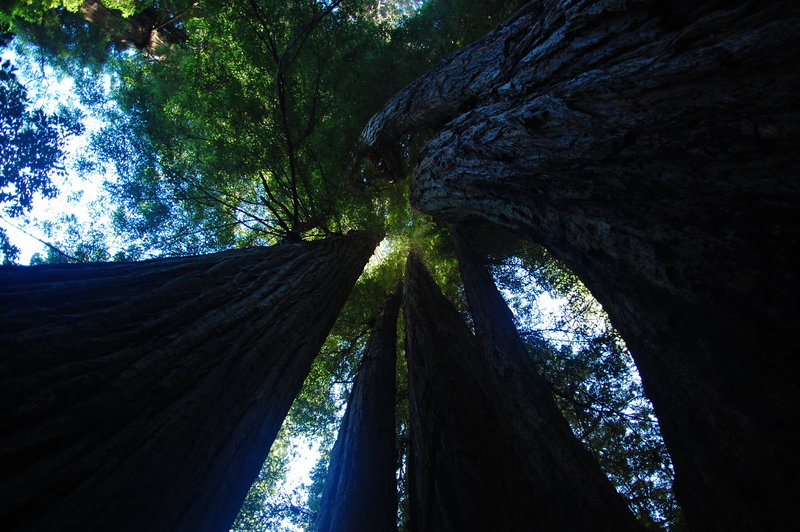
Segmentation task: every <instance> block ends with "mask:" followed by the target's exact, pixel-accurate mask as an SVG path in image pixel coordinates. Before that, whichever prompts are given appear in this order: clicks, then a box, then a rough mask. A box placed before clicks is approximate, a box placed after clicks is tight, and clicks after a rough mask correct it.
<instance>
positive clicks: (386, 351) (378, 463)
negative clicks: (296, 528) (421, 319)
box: [315, 283, 402, 532]
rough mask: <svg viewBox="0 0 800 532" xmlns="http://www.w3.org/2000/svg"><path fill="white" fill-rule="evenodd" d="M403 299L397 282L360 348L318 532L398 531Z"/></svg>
mask: <svg viewBox="0 0 800 532" xmlns="http://www.w3.org/2000/svg"><path fill="white" fill-rule="evenodd" d="M401 297H402V285H401V284H400V283H398V285H397V288H396V290H395V292H394V293H393V294H392V295H390V296H389V297H388V298H387V300H386V302H385V303H384V305H383V309H382V311H381V313H380V315H379V316H378V318H377V320H376V323H375V328H374V330H373V332H372V336H370V339H369V342H368V343H367V347H366V350H365V351H364V358H363V360H362V362H361V367H360V369H359V371H358V376H357V377H356V380H355V383H354V384H353V391H352V392H351V394H350V400H349V402H348V404H347V411H346V412H345V414H344V418H343V419H342V424H341V427H340V428H339V435H338V437H337V438H336V444H335V445H334V447H333V453H332V455H331V462H330V467H329V468H328V478H327V480H326V481H325V491H324V492H323V494H322V505H321V509H320V514H319V516H318V517H317V521H316V527H315V530H317V531H320V532H322V531H324V532H333V531H341V532H351V531H354V530H369V531H375V532H380V531H390V530H396V529H397V525H396V523H397V480H396V478H395V471H396V469H397V451H396V449H395V420H394V408H395V400H396V397H395V388H396V386H395V381H396V360H397V353H396V350H397V345H396V344H397V315H398V313H399V311H400V299H401Z"/></svg>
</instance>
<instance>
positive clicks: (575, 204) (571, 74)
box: [361, 0, 800, 530]
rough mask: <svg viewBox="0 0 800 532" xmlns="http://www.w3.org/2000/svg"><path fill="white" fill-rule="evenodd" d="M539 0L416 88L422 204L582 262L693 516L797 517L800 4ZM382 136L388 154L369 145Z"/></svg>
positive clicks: (723, 524) (405, 98) (417, 190)
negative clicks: (630, 359)
mask: <svg viewBox="0 0 800 532" xmlns="http://www.w3.org/2000/svg"><path fill="white" fill-rule="evenodd" d="M693 6H694V4H693V3H688V2H686V3H668V2H650V1H644V2H629V1H609V0H606V1H579V0H575V1H561V2H556V1H550V0H544V1H535V2H531V3H530V4H528V5H527V6H526V7H524V8H523V9H522V10H520V11H519V12H518V13H517V14H516V15H515V16H514V17H512V18H511V19H510V20H509V21H508V22H507V23H506V24H504V25H503V26H502V27H500V28H498V29H497V30H496V31H494V32H493V33H490V34H489V35H487V36H486V37H485V38H484V39H482V40H480V41H478V42H476V43H475V44H473V45H471V46H469V47H467V48H465V49H464V50H463V51H462V52H460V53H459V54H457V55H456V56H454V57H453V58H450V59H449V60H447V61H446V62H444V63H443V64H442V65H440V66H439V67H437V68H436V69H434V70H433V71H432V72H431V73H429V74H428V75H427V76H425V77H423V78H421V79H420V80H418V81H416V82H414V83H413V84H412V85H410V86H409V87H407V88H406V89H404V90H403V91H402V92H400V93H399V94H398V95H397V96H396V97H395V98H394V99H393V100H392V101H390V102H389V104H388V105H387V106H386V107H385V109H384V110H383V111H382V112H381V113H379V114H378V115H376V116H375V117H374V118H373V119H372V120H371V121H370V123H369V125H368V127H367V128H366V129H365V131H364V133H363V135H362V146H361V150H362V152H368V153H370V155H372V157H373V159H375V158H379V155H380V154H381V153H384V152H387V151H389V152H390V151H391V143H392V142H394V141H396V140H397V139H399V138H401V137H402V135H403V134H405V133H406V132H408V131H410V130H412V129H415V128H432V129H433V130H434V136H433V138H432V139H431V140H430V141H429V142H428V143H427V145H426V147H425V148H424V149H423V152H422V154H421V160H420V161H419V164H418V166H417V167H416V169H415V173H414V178H413V182H412V192H411V196H412V202H413V203H414V205H415V206H416V207H417V208H419V209H421V210H423V211H425V212H427V213H430V214H432V215H434V216H436V217H438V218H440V219H445V220H450V221H464V220H471V219H479V220H483V221H487V222H491V223H493V224H495V225H498V226H500V227H504V228H506V229H509V230H511V231H513V232H515V233H517V234H519V235H521V236H523V237H525V238H527V239H530V240H532V241H535V242H539V243H541V244H543V245H545V246H546V247H547V248H549V249H550V250H551V251H552V253H553V254H554V255H555V256H556V257H558V258H559V259H561V260H563V261H564V262H566V263H567V265H568V266H569V267H570V268H572V269H573V270H574V271H575V272H576V273H577V274H578V275H579V277H580V278H581V279H582V280H583V281H584V283H586V285H587V286H588V287H589V288H590V289H591V291H592V292H593V294H594V295H595V296H596V297H597V299H598V300H599V301H600V302H601V303H602V304H603V306H604V307H605V309H606V310H607V312H608V314H609V316H610V317H611V319H612V322H613V323H614V324H615V326H616V327H617V328H618V329H619V330H620V332H621V333H622V335H623V337H624V338H625V340H626V342H627V343H628V346H629V347H630V349H631V351H632V353H633V355H634V358H635V360H636V363H637V366H638V368H639V371H640V373H641V375H642V380H643V384H644V387H645V391H646V393H647V395H648V396H649V397H650V399H651V400H652V402H653V405H654V407H655V410H656V413H657V415H658V417H659V419H660V422H661V428H662V432H663V435H664V438H665V441H666V443H667V446H668V448H669V450H670V453H671V455H672V457H673V460H674V463H675V468H676V473H677V475H676V491H677V494H678V496H679V499H680V501H681V503H682V506H683V507H684V510H685V512H686V516H687V519H688V521H689V523H690V524H691V525H692V526H694V527H696V528H697V529H698V530H703V529H718V528H728V529H731V528H736V529H740V528H748V527H749V528H761V527H764V526H770V525H771V526H778V525H779V524H780V523H783V522H786V520H787V519H789V518H792V516H791V515H789V514H787V512H789V511H790V509H791V508H792V507H793V502H792V501H791V499H790V497H791V496H790V495H789V494H790V493H792V492H794V489H793V488H794V487H795V486H796V483H797V480H796V479H797V478H798V474H800V471H798V459H797V454H796V453H795V452H794V449H792V448H791V447H792V446H791V444H790V443H789V440H788V439H787V438H786V431H787V430H790V429H791V428H792V427H794V428H795V429H797V425H798V423H797V420H796V414H795V412H794V403H795V398H796V394H797V382H796V379H795V377H794V376H795V374H796V372H797V369H798V368H797V362H796V358H795V357H791V356H790V355H789V352H788V350H789V349H791V346H793V345H794V343H795V341H794V340H795V335H796V331H797V330H798V329H800V320H799V319H798V317H799V316H800V313H798V312H797V309H796V298H797V296H798V293H800V290H798V279H797V272H796V266H795V264H796V262H795V259H794V258H793V253H794V252H795V250H796V249H797V248H798V235H799V234H800V227H799V226H798V220H800V212H799V211H800V182H798V180H797V174H798V168H800V164H798V157H800V155H799V154H800V152H798V150H797V146H798V145H800V106H799V105H798V97H797V95H798V94H800V75H799V74H798V70H800V68H799V65H800V40H798V39H797V37H796V35H797V28H798V27H800V7H799V6H798V4H797V3H796V2H789V1H775V2H719V1H717V2H714V1H712V2H702V3H697V4H696V7H693ZM376 153H377V154H379V155H375V154H376Z"/></svg>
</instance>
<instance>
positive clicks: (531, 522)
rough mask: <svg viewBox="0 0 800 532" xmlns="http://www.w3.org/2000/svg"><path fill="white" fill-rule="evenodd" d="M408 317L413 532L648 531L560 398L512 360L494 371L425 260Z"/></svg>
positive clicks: (411, 280)
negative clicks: (570, 421) (572, 426)
mask: <svg viewBox="0 0 800 532" xmlns="http://www.w3.org/2000/svg"><path fill="white" fill-rule="evenodd" d="M492 310H496V309H492ZM403 312H404V317H405V327H406V351H407V353H406V354H407V356H408V365H409V393H410V406H411V451H410V452H411V457H410V460H409V463H410V468H409V474H410V479H411V482H410V488H409V498H410V509H411V516H410V517H411V528H412V530H419V531H429V530H509V531H514V530H520V531H521V530H638V529H639V526H638V524H637V523H636V520H635V519H634V517H633V515H632V514H631V513H630V511H629V510H628V509H627V508H626V507H625V504H624V502H623V500H622V498H621V497H619V495H618V494H617V493H616V492H615V491H614V488H613V487H612V485H611V483H610V482H609V481H608V479H606V478H605V477H604V476H603V473H602V472H601V471H600V469H599V467H598V466H597V464H596V463H594V462H593V461H592V458H591V456H590V455H589V454H588V453H587V452H586V451H585V450H584V449H582V448H581V447H580V444H579V443H578V442H577V441H576V440H575V438H574V437H573V436H572V434H571V432H570V431H569V427H568V426H567V425H566V421H564V419H563V418H562V417H561V416H560V414H559V413H558V411H557V410H554V409H555V405H554V404H552V398H550V397H547V394H546V393H543V392H544V391H543V390H539V391H532V389H531V387H528V386H525V385H524V384H523V383H522V382H521V381H522V380H523V379H524V378H525V377H529V376H531V375H530V374H529V373H528V372H527V371H525V370H524V369H523V368H524V367H525V365H524V364H522V363H520V362H519V361H515V360H512V357H513V355H512V354H510V353H508V352H501V351H499V350H498V348H497V347H494V348H492V353H491V355H493V356H497V357H502V360H499V361H496V362H492V361H490V360H489V357H488V356H487V355H488V354H489V353H486V352H482V351H481V348H480V346H479V344H478V342H477V341H476V339H475V337H474V336H473V335H472V333H470V331H469V329H468V328H467V326H466V324H465V323H464V321H463V319H462V318H461V316H459V314H458V311H457V310H456V309H455V307H454V306H453V305H452V304H451V303H450V302H449V301H447V299H445V297H444V296H443V295H442V293H441V292H440V291H439V288H438V287H437V286H436V284H435V283H434V281H433V279H432V278H431V277H430V275H429V274H428V272H427V271H426V270H425V267H424V266H423V264H422V261H421V260H420V259H419V257H418V256H417V255H415V254H412V255H411V256H409V260H408V265H407V266H406V288H405V296H404V306H403ZM477 322H478V318H476V326H477ZM478 327H479V326H478ZM498 340H499V339H498ZM490 341H491V340H490ZM501 343H502V341H499V342H498V345H501ZM499 366H502V367H503V369H502V370H500V368H499ZM519 370H522V371H523V373H520V374H518V375H517V376H514V375H513V372H515V371H519ZM500 371H503V372H504V374H500ZM534 377H535V375H534ZM538 380H539V381H540V380H541V379H538ZM536 384H540V383H539V382H537V383H536ZM505 385H508V386H509V387H505ZM542 396H544V402H542V401H541V399H542ZM548 401H549V403H548ZM528 409H531V410H528Z"/></svg>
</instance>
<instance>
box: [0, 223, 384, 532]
mask: <svg viewBox="0 0 800 532" xmlns="http://www.w3.org/2000/svg"><path fill="white" fill-rule="evenodd" d="M374 245H375V241H374V239H373V238H372V237H371V236H368V235H366V234H364V233H353V234H350V235H347V236H340V237H332V238H329V239H326V240H321V241H316V242H309V243H299V244H285V245H281V246H275V247H271V248H251V249H246V250H236V251H227V252H223V253H219V254H214V255H206V256H197V257H188V258H180V259H159V260H153V261H146V262H142V263H96V264H78V265H48V266H39V267H30V268H22V267H6V268H3V269H0V286H2V291H0V293H2V307H0V309H1V310H0V317H2V320H1V322H2V324H3V325H2V330H0V335H1V336H2V338H1V339H0V346H2V347H0V349H2V359H1V362H0V381H2V383H3V385H2V392H0V394H1V395H0V397H1V399H0V402H1V403H2V405H3V409H2V426H3V434H2V437H1V439H0V450H2V460H0V464H2V465H1V466H0V468H2V471H1V474H2V482H0V500H2V501H3V504H2V520H3V522H4V523H6V526H8V527H10V528H12V529H15V530H47V529H51V528H54V527H58V528H61V529H78V528H86V529H93V530H187V531H188V530H191V531H195V530H223V529H227V528H226V527H228V526H229V525H230V523H231V522H232V521H233V519H234V517H235V516H236V512H237V511H238V509H239V506H240V505H241V503H242V500H243V499H244V496H245V494H246V492H247V489H248V488H249V486H250V484H251V483H252V481H253V479H254V478H255V477H256V475H257V473H258V470H259V468H260V466H261V464H262V463H263V461H264V457H265V456H266V454H267V452H268V450H269V447H270V445H271V442H272V441H273V440H274V438H275V435H276V433H277V431H278V428H279V427H280V424H281V422H282V420H283V418H284V416H285V415H286V412H287V410H288V408H289V406H290V404H291V402H292V400H293V398H294V396H295V395H296V394H297V393H298V391H299V390H300V387H301V385H302V383H303V379H304V378H305V376H306V375H307V373H308V370H309V367H310V365H311V362H312V360H313V358H314V357H315V355H316V354H317V352H318V350H319V348H320V346H321V345H322V343H323V341H324V340H325V337H326V335H327V333H328V331H329V329H330V327H331V325H332V323H333V321H334V319H335V318H336V315H337V313H338V312H339V310H340V308H341V306H342V304H343V303H344V300H345V299H346V297H347V295H348V294H349V292H350V289H351V288H352V286H353V283H354V282H355V280H356V278H357V277H358V276H359V274H360V272H361V270H362V268H363V266H364V264H365V263H366V261H367V259H368V257H369V256H370V254H371V253H372V250H373V248H374ZM54 523H57V525H54Z"/></svg>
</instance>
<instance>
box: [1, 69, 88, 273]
mask: <svg viewBox="0 0 800 532" xmlns="http://www.w3.org/2000/svg"><path fill="white" fill-rule="evenodd" d="M15 70H16V69H15V68H14V67H13V66H12V64H11V62H10V61H8V60H6V61H3V62H2V64H0V209H2V213H3V214H4V215H6V216H9V217H12V218H15V217H18V216H21V215H22V214H23V213H25V212H27V211H30V209H31V207H32V204H33V200H34V197H35V196H36V195H37V194H40V195H42V196H44V197H50V198H52V197H54V196H55V195H56V192H57V191H56V188H55V187H54V186H53V184H52V181H51V175H52V174H53V173H59V172H63V171H64V168H63V166H62V161H63V158H64V144H65V142H66V140H67V138H68V137H69V136H70V135H74V134H78V133H80V132H81V124H80V120H79V116H78V115H77V114H76V113H73V112H70V111H68V110H66V109H62V110H60V111H59V112H57V113H55V114H47V113H45V112H44V111H43V110H41V109H31V108H30V102H29V100H28V95H27V92H26V90H25V87H24V86H23V85H22V83H20V81H19V80H18V79H17V76H16V73H15ZM18 252H19V250H18V249H17V248H16V247H15V246H14V245H13V244H11V242H10V241H9V240H8V237H7V235H6V234H5V232H4V231H2V230H1V229H0V256H2V257H4V260H5V261H13V260H14V259H15V258H16V257H17V254H18Z"/></svg>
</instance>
